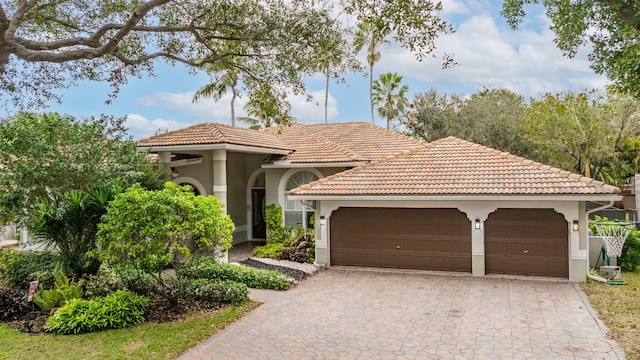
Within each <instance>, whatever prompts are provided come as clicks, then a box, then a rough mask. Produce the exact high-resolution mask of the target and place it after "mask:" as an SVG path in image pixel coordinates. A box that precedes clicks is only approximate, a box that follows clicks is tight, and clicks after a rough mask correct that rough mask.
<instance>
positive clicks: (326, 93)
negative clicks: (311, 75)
mask: <svg viewBox="0 0 640 360" xmlns="http://www.w3.org/2000/svg"><path fill="white" fill-rule="evenodd" d="M326 70H327V72H326V73H325V76H326V77H325V81H326V82H325V87H324V123H325V124H328V123H329V118H328V117H327V107H329V66H327V69H326Z"/></svg>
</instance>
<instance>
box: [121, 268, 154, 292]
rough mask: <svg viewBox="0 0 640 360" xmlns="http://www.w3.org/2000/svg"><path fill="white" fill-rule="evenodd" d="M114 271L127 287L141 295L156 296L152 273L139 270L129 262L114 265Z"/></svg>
mask: <svg viewBox="0 0 640 360" xmlns="http://www.w3.org/2000/svg"><path fill="white" fill-rule="evenodd" d="M113 271H114V272H115V273H116V274H117V275H118V277H119V278H120V280H121V281H122V284H123V286H124V288H125V289H127V290H129V291H132V292H134V293H136V294H138V295H141V296H146V297H154V296H155V293H156V287H155V285H154V284H155V280H154V279H153V276H151V274H149V273H146V272H144V271H142V270H138V269H136V268H135V267H134V266H133V265H129V264H117V265H114V266H113Z"/></svg>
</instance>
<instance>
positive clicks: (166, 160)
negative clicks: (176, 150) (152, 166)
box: [158, 151, 172, 181]
mask: <svg viewBox="0 0 640 360" xmlns="http://www.w3.org/2000/svg"><path fill="white" fill-rule="evenodd" d="M158 163H160V165H163V164H164V165H166V167H167V174H166V180H167V181H171V180H172V179H171V152H170V151H158Z"/></svg>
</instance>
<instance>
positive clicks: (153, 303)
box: [0, 299, 222, 334]
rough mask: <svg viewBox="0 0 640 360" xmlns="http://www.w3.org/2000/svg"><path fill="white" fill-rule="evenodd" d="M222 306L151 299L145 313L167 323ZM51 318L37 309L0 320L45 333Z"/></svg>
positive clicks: (147, 317) (147, 318)
mask: <svg viewBox="0 0 640 360" xmlns="http://www.w3.org/2000/svg"><path fill="white" fill-rule="evenodd" d="M221 307H222V305H221V304H217V303H209V302H199V301H180V303H179V304H178V306H177V307H171V305H170V304H169V303H168V302H167V301H165V300H162V299H149V311H148V312H147V314H146V315H145V322H147V323H166V322H172V321H176V320H181V319H185V318H188V317H190V316H193V315H196V314H205V313H208V312H213V311H215V310H218V309H220V308H221ZM48 318H49V312H47V311H41V310H36V311H33V312H31V313H29V314H27V315H26V316H25V317H24V318H22V319H20V320H16V321H9V322H0V324H4V325H7V326H8V327H10V328H12V329H15V330H18V331H21V332H24V333H31V334H40V333H44V332H45V331H44V325H45V324H46V322H47V319H48Z"/></svg>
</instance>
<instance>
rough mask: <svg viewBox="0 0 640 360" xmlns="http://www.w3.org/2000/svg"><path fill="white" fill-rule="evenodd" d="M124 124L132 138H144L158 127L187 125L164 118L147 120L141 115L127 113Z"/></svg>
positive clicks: (151, 134)
mask: <svg viewBox="0 0 640 360" xmlns="http://www.w3.org/2000/svg"><path fill="white" fill-rule="evenodd" d="M126 126H127V128H129V135H131V136H132V137H133V138H134V139H144V138H147V137H149V136H153V134H154V133H155V132H156V131H158V130H160V129H166V130H169V131H171V130H177V129H180V128H183V127H186V126H189V124H185V123H180V122H177V121H172V120H165V119H154V120H149V119H147V118H145V117H144V116H142V115H138V114H129V115H127V121H126Z"/></svg>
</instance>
